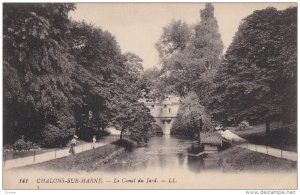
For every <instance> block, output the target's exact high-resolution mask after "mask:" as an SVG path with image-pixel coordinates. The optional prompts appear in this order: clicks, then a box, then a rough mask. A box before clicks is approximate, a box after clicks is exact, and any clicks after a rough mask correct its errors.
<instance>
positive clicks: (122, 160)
mask: <svg viewBox="0 0 300 195" xmlns="http://www.w3.org/2000/svg"><path fill="white" fill-rule="evenodd" d="M201 150H203V148H199V146H198V143H197V141H195V140H190V139H185V138H178V137H173V136H170V135H164V136H160V137H153V138H151V139H150V141H149V143H148V144H147V146H145V147H140V148H136V149H134V150H133V151H127V152H126V153H125V154H123V155H120V156H119V157H118V158H117V159H115V160H114V162H113V163H110V164H109V165H107V166H108V167H105V168H104V170H106V171H109V172H111V171H132V170H137V171H139V170H143V171H147V170H148V171H154V170H156V171H157V170H158V171H159V170H166V169H167V170H173V171H176V170H181V171H188V172H189V171H190V172H201V171H203V170H206V169H216V168H218V167H219V159H217V158H212V157H208V156H206V155H202V156H200V157H199V156H195V155H190V154H197V153H199V151H200V152H201Z"/></svg>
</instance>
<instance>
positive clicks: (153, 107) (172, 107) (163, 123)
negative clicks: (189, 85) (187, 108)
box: [140, 95, 180, 134]
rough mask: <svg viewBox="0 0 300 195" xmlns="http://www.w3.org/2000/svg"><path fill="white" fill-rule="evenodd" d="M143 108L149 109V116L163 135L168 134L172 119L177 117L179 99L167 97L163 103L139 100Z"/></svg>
mask: <svg viewBox="0 0 300 195" xmlns="http://www.w3.org/2000/svg"><path fill="white" fill-rule="evenodd" d="M140 101H142V102H143V103H144V104H145V106H147V107H148V108H149V109H150V113H151V115H152V116H153V117H154V119H155V121H156V124H158V125H159V126H160V127H161V128H162V130H163V133H164V134H170V131H171V128H172V125H173V122H174V119H175V118H176V117H177V113H178V109H179V105H180V98H179V97H176V96H171V95H169V96H167V97H166V98H165V99H164V100H163V101H153V100H151V99H141V100H140Z"/></svg>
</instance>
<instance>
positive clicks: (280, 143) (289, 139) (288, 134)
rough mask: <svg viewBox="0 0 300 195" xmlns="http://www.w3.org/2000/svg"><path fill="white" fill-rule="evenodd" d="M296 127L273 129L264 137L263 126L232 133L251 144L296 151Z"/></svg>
mask: <svg viewBox="0 0 300 195" xmlns="http://www.w3.org/2000/svg"><path fill="white" fill-rule="evenodd" d="M296 128H297V127H292V128H291V127H282V128H277V129H274V130H272V131H271V132H270V135H269V136H267V135H266V130H265V126H264V125H260V126H257V127H254V128H253V129H249V130H243V131H237V130H235V131H233V132H234V133H235V134H237V135H239V136H241V137H242V138H245V139H246V140H248V141H249V142H251V143H254V144H259V145H267V146H271V147H273V148H278V149H283V150H288V151H294V152H296V151H297V129H296Z"/></svg>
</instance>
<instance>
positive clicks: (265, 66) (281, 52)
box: [209, 7, 297, 124]
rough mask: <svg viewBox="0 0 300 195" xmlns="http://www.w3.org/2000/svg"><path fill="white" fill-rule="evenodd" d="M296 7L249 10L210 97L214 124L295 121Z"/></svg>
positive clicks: (217, 76)
mask: <svg viewBox="0 0 300 195" xmlns="http://www.w3.org/2000/svg"><path fill="white" fill-rule="evenodd" d="M296 51H297V8H295V7H294V8H289V9H287V10H284V11H277V10H276V9H274V8H267V9H264V10H260V11H255V12H254V13H253V14H251V15H250V16H248V17H246V18H245V19H244V20H243V22H242V23H241V25H240V27H239V29H238V32H237V33H236V35H235V37H234V40H233V42H232V44H231V45H230V47H229V48H228V50H227V52H226V55H225V59H224V61H223V63H222V66H221V67H220V69H219V71H218V73H217V75H216V78H215V86H214V88H213V90H212V92H211V101H210V103H209V106H210V110H211V112H212V114H213V116H214V118H215V119H216V120H219V121H223V122H226V123H227V124H238V123H239V122H240V121H242V120H248V121H249V122H255V123H257V122H262V121H267V122H268V121H271V120H284V121H293V120H296V107H297V106H296V105H297V102H296V99H297V98H296V92H297V87H296V85H297V82H296V80H297V71H296V70H297V60H296V59H297V52H296Z"/></svg>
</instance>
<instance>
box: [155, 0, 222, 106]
mask: <svg viewBox="0 0 300 195" xmlns="http://www.w3.org/2000/svg"><path fill="white" fill-rule="evenodd" d="M200 15H201V21H200V23H198V24H196V25H195V27H194V29H193V31H192V33H187V32H188V30H185V31H183V30H181V31H179V30H177V29H178V28H174V27H173V26H175V27H177V26H180V25H178V24H181V23H178V24H177V23H175V24H177V25H175V24H172V23H171V25H170V26H168V27H166V28H165V30H164V34H163V35H162V36H161V38H160V41H159V42H158V43H159V44H157V45H159V47H158V49H159V52H160V53H162V51H161V50H162V49H161V48H169V46H170V45H171V46H174V47H171V49H169V50H167V51H169V53H168V58H162V59H161V60H162V63H163V68H162V74H161V75H162V81H163V82H164V83H165V85H168V86H171V87H170V88H171V90H172V91H173V92H175V93H177V94H179V95H180V96H185V95H186V94H188V93H190V92H195V93H196V94H197V95H198V96H199V97H200V100H201V101H202V102H205V101H206V98H207V97H206V94H207V90H208V89H209V88H210V85H211V82H212V78H213V75H214V72H215V70H216V69H217V68H218V66H219V63H220V60H221V55H222V50H223V44H222V41H221V38H220V34H219V32H218V25H217V20H216V18H215V17H214V8H213V6H212V5H211V4H210V3H207V4H205V9H204V10H201V11H200ZM181 26H186V25H183V24H182V25H181ZM171 27H173V28H171ZM166 29H167V30H168V31H167V30H166ZM183 29H185V28H183ZM177 31H178V32H177ZM172 34H175V35H177V34H179V35H181V34H182V36H180V37H185V38H181V39H176V38H174V40H173V39H171V38H172V37H173V36H170V35H172ZM187 36H189V38H186V37H187ZM165 37H171V38H170V40H171V41H170V40H169V39H167V38H165ZM175 37H176V36H175ZM163 40H168V41H163ZM176 40H181V41H178V42H179V43H178V44H176V43H177V42H176ZM183 40H184V41H183ZM163 45H164V47H163ZM174 48H175V49H174ZM163 51H164V50H163Z"/></svg>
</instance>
